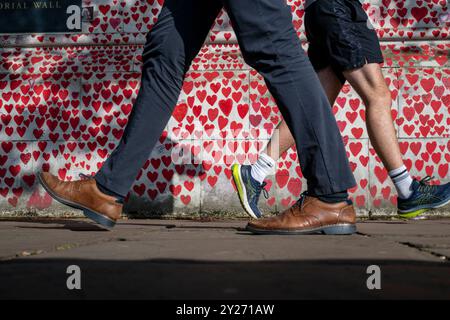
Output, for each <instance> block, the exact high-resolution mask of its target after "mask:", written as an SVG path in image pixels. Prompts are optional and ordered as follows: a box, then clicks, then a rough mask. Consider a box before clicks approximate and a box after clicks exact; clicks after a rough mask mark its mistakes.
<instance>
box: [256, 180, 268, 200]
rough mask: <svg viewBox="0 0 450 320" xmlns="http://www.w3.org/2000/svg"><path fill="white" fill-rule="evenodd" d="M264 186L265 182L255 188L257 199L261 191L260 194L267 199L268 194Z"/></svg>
mask: <svg viewBox="0 0 450 320" xmlns="http://www.w3.org/2000/svg"><path fill="white" fill-rule="evenodd" d="M266 185H267V182H263V183H261V184H260V185H259V186H258V187H257V188H256V195H257V196H258V197H259V195H260V194H261V191H262V193H263V195H264V198H266V199H269V192H268V191H267V190H266V188H265V186H266Z"/></svg>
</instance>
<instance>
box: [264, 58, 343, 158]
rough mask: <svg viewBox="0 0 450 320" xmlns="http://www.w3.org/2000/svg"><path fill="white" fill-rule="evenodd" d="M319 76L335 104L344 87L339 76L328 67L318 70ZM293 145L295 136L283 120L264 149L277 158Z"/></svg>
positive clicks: (328, 95)
mask: <svg viewBox="0 0 450 320" xmlns="http://www.w3.org/2000/svg"><path fill="white" fill-rule="evenodd" d="M317 75H318V76H319V80H320V83H321V84H322V87H323V88H324V89H325V93H326V95H327V98H328V101H330V104H331V105H333V103H334V101H335V100H336V98H337V96H338V95H339V92H340V91H341V89H342V84H341V82H340V81H339V79H338V78H337V76H336V74H335V73H334V71H333V70H332V69H331V68H330V67H328V68H325V69H323V70H320V71H319V72H317ZM293 145H295V141H294V138H293V137H292V134H291V132H290V130H289V127H288V126H287V124H286V122H285V121H282V122H281V123H280V124H279V125H278V127H277V130H275V134H274V136H273V137H272V139H271V140H270V141H269V143H268V144H267V147H266V149H265V150H264V151H263V152H264V153H267V155H269V156H270V157H271V158H272V159H273V160H275V161H276V160H277V159H278V158H279V157H280V156H281V155H282V154H283V153H285V152H286V151H287V150H289V149H290V148H291V147H292V146H293Z"/></svg>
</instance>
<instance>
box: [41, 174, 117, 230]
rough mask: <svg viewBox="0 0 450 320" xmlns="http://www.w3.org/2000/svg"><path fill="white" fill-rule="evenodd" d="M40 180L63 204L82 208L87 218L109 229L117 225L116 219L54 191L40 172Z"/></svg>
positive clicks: (50, 193) (46, 189)
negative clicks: (62, 196)
mask: <svg viewBox="0 0 450 320" xmlns="http://www.w3.org/2000/svg"><path fill="white" fill-rule="evenodd" d="M38 180H39V182H40V184H41V185H42V187H43V188H44V189H45V191H47V192H48V194H49V195H50V196H51V197H52V198H53V199H55V200H57V201H58V202H60V203H62V204H64V205H66V206H69V207H71V208H74V209H78V210H82V211H83V214H84V215H85V216H86V217H87V218H89V219H91V220H93V221H94V222H96V223H98V224H100V225H102V226H103V227H105V228H107V229H112V228H113V227H114V226H115V225H116V222H115V221H114V220H111V219H109V218H108V217H106V216H104V215H102V214H101V213H98V212H95V211H92V210H91V209H89V208H86V207H84V206H82V205H80V204H78V203H75V202H72V201H69V200H66V199H64V198H61V197H60V196H58V195H57V194H56V193H54V192H53V191H52V190H51V189H50V188H49V186H47V184H46V183H45V181H44V180H42V178H41V175H40V174H39V175H38Z"/></svg>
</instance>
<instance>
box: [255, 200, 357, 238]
mask: <svg viewBox="0 0 450 320" xmlns="http://www.w3.org/2000/svg"><path fill="white" fill-rule="evenodd" d="M355 220H356V214H355V209H354V208H353V205H352V204H349V203H347V202H346V201H344V202H339V203H326V202H323V201H320V200H319V199H317V198H314V197H309V196H302V198H301V199H300V200H299V201H298V202H297V203H296V204H295V205H294V206H292V207H291V208H289V209H287V210H285V211H284V212H282V213H281V214H279V215H277V216H275V217H270V218H265V219H260V220H254V221H251V222H249V223H248V225H247V230H249V231H251V232H253V233H257V234H312V233H324V234H352V233H355V232H356V225H355Z"/></svg>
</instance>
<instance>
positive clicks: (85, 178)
mask: <svg viewBox="0 0 450 320" xmlns="http://www.w3.org/2000/svg"><path fill="white" fill-rule="evenodd" d="M78 176H79V177H80V178H81V180H87V179H91V178H93V177H94V175H88V174H84V173H80V174H78Z"/></svg>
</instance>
